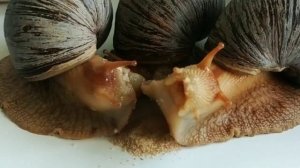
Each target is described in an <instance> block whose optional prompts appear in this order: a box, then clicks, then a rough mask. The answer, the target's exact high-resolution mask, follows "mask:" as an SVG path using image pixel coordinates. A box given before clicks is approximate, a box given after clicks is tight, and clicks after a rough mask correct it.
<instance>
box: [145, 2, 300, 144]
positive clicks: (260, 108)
mask: <svg viewBox="0 0 300 168" xmlns="http://www.w3.org/2000/svg"><path fill="white" fill-rule="evenodd" d="M299 8H300V2H299V1H297V0H283V1H277V0H268V1H255V2H254V1H246V0H232V1H231V2H230V3H229V5H228V6H227V7H226V9H225V11H224V12H223V13H222V14H221V15H220V18H219V19H218V21H217V23H216V26H215V28H214V29H213V30H212V32H211V33H210V35H209V37H208V41H207V43H206V47H207V48H208V49H211V48H213V46H215V45H217V47H216V48H215V49H213V50H212V51H211V52H210V53H208V55H207V56H206V57H204V59H203V60H202V61H201V62H200V63H199V64H195V65H190V66H187V67H185V68H174V69H173V73H172V74H170V75H169V76H167V77H166V78H165V79H163V80H154V81H148V82H145V83H144V84H143V85H142V90H143V92H144V93H145V94H146V95H148V96H150V97H152V98H154V99H155V100H156V102H157V103H158V104H159V106H160V108H161V110H162V111H163V113H164V116H165V117H166V120H167V122H168V125H169V128H170V132H171V134H172V136H173V137H174V138H175V140H176V141H177V142H178V143H179V144H182V145H199V144H207V143H212V142H220V141H225V140H228V139H230V138H232V137H241V136H253V135H256V134H265V133H272V132H281V131H284V130H286V129H289V128H292V127H294V126H296V125H298V124H299V123H300V103H299V102H300V90H299V87H297V85H295V84H294V83H297V78H298V77H299V58H300V54H299V51H300V40H299V39H300V38H299V37H300V31H299V30H300V24H299V23H300V22H299V16H300V15H299V14H300V13H299ZM219 42H223V43H219ZM218 43H219V44H218ZM224 47H225V48H224ZM223 48H224V49H223ZM222 49H223V50H222ZM220 50H221V51H220ZM218 52H219V53H218ZM217 53H218V54H217ZM278 72H281V73H278ZM286 75H287V76H286ZM285 79H290V80H285ZM295 79H296V80H295ZM293 80H294V81H293ZM291 81H293V82H291Z"/></svg>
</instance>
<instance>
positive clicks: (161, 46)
mask: <svg viewBox="0 0 300 168" xmlns="http://www.w3.org/2000/svg"><path fill="white" fill-rule="evenodd" d="M223 7H224V0H183V1H182V0H174V1H171V0H144V1H140V0H120V3H119V6H118V10H117V14H116V27H115V34H114V48H115V50H116V51H117V53H118V54H119V55H120V56H122V57H125V58H126V59H135V60H137V61H138V62H140V63H147V64H162V63H175V62H179V61H182V60H184V59H185V58H186V57H189V56H191V55H192V52H193V48H194V46H195V42H196V41H199V40H201V39H203V38H205V37H206V36H207V35H208V33H209V32H210V30H211V28H212V27H213V26H214V23H215V21H216V19H217V18H218V16H219V14H220V13H221V11H222V9H223ZM124 16H126V17H124Z"/></svg>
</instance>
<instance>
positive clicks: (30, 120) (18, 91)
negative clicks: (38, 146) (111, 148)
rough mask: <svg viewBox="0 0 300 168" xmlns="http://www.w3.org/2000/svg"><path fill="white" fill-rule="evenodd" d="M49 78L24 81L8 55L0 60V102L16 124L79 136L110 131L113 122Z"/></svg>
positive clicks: (28, 128)
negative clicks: (76, 100)
mask: <svg viewBox="0 0 300 168" xmlns="http://www.w3.org/2000/svg"><path fill="white" fill-rule="evenodd" d="M61 91H62V90H60V88H59V86H58V85H57V84H55V83H54V82H52V81H51V80H47V81H43V82H33V83H30V82H26V81H25V80H24V79H22V78H20V77H19V76H18V75H17V74H16V72H15V70H14V69H13V67H12V64H11V62H10V59H9V58H8V57H7V58H4V59H3V60H1V62H0V106H1V107H2V109H3V111H4V112H5V114H6V115H7V116H8V117H9V118H10V119H11V120H12V121H13V122H15V123H16V124H17V125H18V126H20V127H21V128H23V129H25V130H28V131H30V132H33V133H37V134H46V135H56V136H59V137H63V138H71V139H81V138H88V137H92V136H100V135H110V134H112V133H113V132H114V128H115V125H114V123H113V122H112V121H110V120H109V119H108V118H107V117H104V116H103V115H99V114H97V113H95V112H92V111H90V110H88V109H87V108H85V107H83V106H81V105H79V104H77V103H72V104H70V100H69V99H66V97H64V96H62V95H64V94H63V93H62V92H61Z"/></svg>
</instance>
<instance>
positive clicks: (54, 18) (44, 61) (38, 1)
mask: <svg viewBox="0 0 300 168" xmlns="http://www.w3.org/2000/svg"><path fill="white" fill-rule="evenodd" d="M111 24H112V5H111V2H110V0H64V1H61V0H53V1H51V2H50V1H47V0H31V1H30V2H29V1H27V0H12V1H11V2H10V4H9V5H8V8H7V12H6V16H5V24H4V25H5V27H4V32H5V38H6V42H7V46H8V49H9V52H10V53H11V57H12V61H13V64H14V67H15V69H16V70H17V71H18V73H19V74H21V76H23V77H24V78H27V79H29V80H42V79H47V78H50V77H52V76H55V75H57V74H60V73H62V72H65V71H67V70H69V69H72V68H73V67H75V66H77V65H79V64H81V63H83V62H85V61H86V60H88V59H90V58H91V57H92V56H93V55H94V54H95V53H96V50H97V48H98V47H99V46H101V45H102V43H103V42H104V41H105V40H106V38H107V36H108V34H109V30H110V28H111Z"/></svg>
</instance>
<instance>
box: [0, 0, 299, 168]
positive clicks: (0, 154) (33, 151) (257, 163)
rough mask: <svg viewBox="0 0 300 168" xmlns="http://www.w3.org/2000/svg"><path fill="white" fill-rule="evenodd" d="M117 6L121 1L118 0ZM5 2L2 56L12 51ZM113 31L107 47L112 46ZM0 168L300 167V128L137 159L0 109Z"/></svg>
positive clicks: (1, 8)
mask: <svg viewBox="0 0 300 168" xmlns="http://www.w3.org/2000/svg"><path fill="white" fill-rule="evenodd" d="M112 1H113V3H114V6H115V7H116V5H117V2H118V1H117V0H112ZM5 8H6V6H5V5H0V32H1V34H0V38H1V39H0V58H3V57H4V56H6V55H8V51H7V47H6V44H5V40H4V35H3V19H4V12H5ZM111 38H112V35H111V36H110V38H109V40H108V42H107V43H106V44H105V45H104V48H111V47H112V41H111ZM0 136H1V138H0V168H21V167H22V168H54V167H55V168H69V167H70V168H116V167H118V168H123V167H124V168H129V167H136V168H153V167H155V168H160V167H162V168H166V167H172V168H183V167H185V166H187V167H204V168H205V167H222V168H227V167H228V168H252V167H253V168H260V167H261V168H283V167H288V168H296V167H300V159H299V158H300V127H297V128H295V129H292V130H290V131H287V132H284V133H281V134H271V135H263V136H255V137H252V138H240V139H234V140H231V141H228V142H225V143H220V144H212V145H207V146H202V147H195V148H190V149H182V150H180V151H177V152H173V153H169V154H165V155H160V156H155V157H148V158H142V159H141V158H136V157H133V156H131V155H129V154H127V153H126V152H123V151H122V150H121V149H120V148H119V147H116V146H113V145H112V144H110V143H109V142H108V141H107V140H105V138H94V139H89V140H80V141H72V140H63V139H58V138H55V137H50V136H40V135H35V134H31V133H29V132H27V131H24V130H22V129H20V128H18V127H17V126H16V125H15V124H13V123H12V122H11V121H10V120H8V119H7V118H6V117H5V116H4V115H3V113H0Z"/></svg>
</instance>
